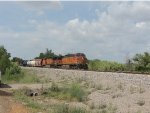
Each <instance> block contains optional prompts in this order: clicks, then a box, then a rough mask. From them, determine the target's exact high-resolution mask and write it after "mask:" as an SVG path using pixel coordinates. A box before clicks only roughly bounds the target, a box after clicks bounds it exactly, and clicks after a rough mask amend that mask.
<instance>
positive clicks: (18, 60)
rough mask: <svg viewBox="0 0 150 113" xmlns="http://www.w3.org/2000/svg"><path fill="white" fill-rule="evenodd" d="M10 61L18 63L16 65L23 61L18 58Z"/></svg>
mask: <svg viewBox="0 0 150 113" xmlns="http://www.w3.org/2000/svg"><path fill="white" fill-rule="evenodd" d="M11 61H12V62H16V63H18V64H21V63H22V61H23V59H21V58H18V57H13V58H12V60H11Z"/></svg>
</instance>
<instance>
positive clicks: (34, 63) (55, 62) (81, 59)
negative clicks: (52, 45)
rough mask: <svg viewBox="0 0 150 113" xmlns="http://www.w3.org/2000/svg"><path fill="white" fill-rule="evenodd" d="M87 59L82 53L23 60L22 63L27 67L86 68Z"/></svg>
mask: <svg viewBox="0 0 150 113" xmlns="http://www.w3.org/2000/svg"><path fill="white" fill-rule="evenodd" d="M87 63H88V60H87V58H86V56H85V54H83V53H76V54H67V55H65V56H61V57H54V58H42V59H33V60H24V61H23V63H22V65H23V66H29V67H50V68H62V69H85V70H86V69H88V65H87Z"/></svg>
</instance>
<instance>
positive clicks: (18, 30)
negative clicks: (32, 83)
mask: <svg viewBox="0 0 150 113" xmlns="http://www.w3.org/2000/svg"><path fill="white" fill-rule="evenodd" d="M0 45H3V46H4V47H5V48H6V49H7V51H8V52H9V53H11V56H12V57H21V58H23V59H33V58H34V57H36V56H38V55H39V53H40V52H44V51H45V50H46V48H48V49H51V50H52V51H53V52H55V53H56V54H62V55H65V54H68V53H85V55H86V56H87V58H88V59H101V60H110V61H117V62H125V60H126V58H130V57H133V56H134V55H135V54H136V53H143V52H145V51H147V52H149V51H150V2H142V1H138V2H137V1H136V2H135V1H132V2H131V1H124V2H117V1H113V2H109V1H95V2H93V1H82V2H81V1H37V2H35V1H34V2H33V1H32V2H31V1H24V2H23V1H7V2H6V1H5V2H4V1H3V2H2V1H0Z"/></svg>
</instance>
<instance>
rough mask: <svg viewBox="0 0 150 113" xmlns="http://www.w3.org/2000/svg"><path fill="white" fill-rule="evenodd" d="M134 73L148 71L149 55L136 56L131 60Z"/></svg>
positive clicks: (149, 67)
mask: <svg viewBox="0 0 150 113" xmlns="http://www.w3.org/2000/svg"><path fill="white" fill-rule="evenodd" d="M133 63H134V65H135V70H136V71H150V54H149V53H148V52H145V53H144V54H136V55H135V56H134V58H133Z"/></svg>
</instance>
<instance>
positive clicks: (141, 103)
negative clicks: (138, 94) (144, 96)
mask: <svg viewBox="0 0 150 113" xmlns="http://www.w3.org/2000/svg"><path fill="white" fill-rule="evenodd" d="M137 104H138V105H139V106H143V105H144V104H145V101H144V100H139V101H138V102H137Z"/></svg>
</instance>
